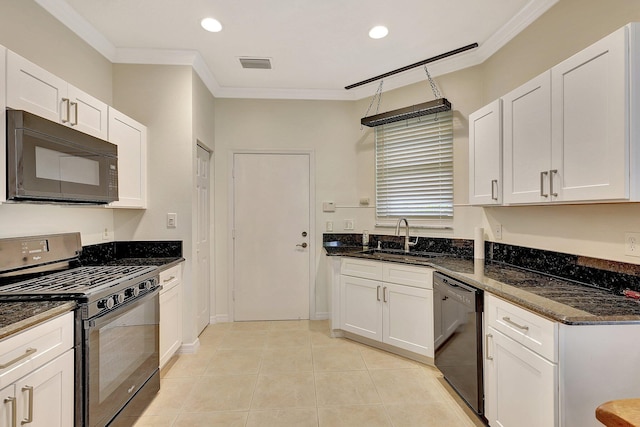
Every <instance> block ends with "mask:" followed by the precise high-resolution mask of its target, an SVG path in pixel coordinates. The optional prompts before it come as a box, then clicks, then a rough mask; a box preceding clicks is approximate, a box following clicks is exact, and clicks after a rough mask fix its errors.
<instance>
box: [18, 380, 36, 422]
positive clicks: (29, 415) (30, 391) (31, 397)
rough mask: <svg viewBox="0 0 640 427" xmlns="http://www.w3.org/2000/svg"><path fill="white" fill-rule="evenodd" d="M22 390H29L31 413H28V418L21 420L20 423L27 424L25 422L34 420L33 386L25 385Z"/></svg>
mask: <svg viewBox="0 0 640 427" xmlns="http://www.w3.org/2000/svg"><path fill="white" fill-rule="evenodd" d="M22 391H23V392H25V391H27V392H29V413H28V414H27V418H25V419H24V420H22V421H20V424H22V425H25V424H29V423H31V422H33V387H32V386H29V385H26V386H24V387H22Z"/></svg>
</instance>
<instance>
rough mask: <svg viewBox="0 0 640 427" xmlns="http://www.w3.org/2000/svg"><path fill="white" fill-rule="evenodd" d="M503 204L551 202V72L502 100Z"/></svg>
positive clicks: (531, 81)
mask: <svg viewBox="0 0 640 427" xmlns="http://www.w3.org/2000/svg"><path fill="white" fill-rule="evenodd" d="M502 103H503V104H502V108H503V112H504V122H503V127H504V129H503V135H502V137H503V144H504V176H503V181H504V192H503V200H504V203H505V204H513V203H541V202H548V201H550V200H551V196H550V191H549V173H550V172H549V170H550V169H551V72H549V71H547V72H545V73H543V74H541V75H539V76H538V77H536V78H534V79H533V80H530V81H528V82H527V83H525V84H524V85H522V86H520V87H519V88H517V89H515V90H513V91H512V92H510V93H509V94H507V95H505V96H504V97H503V98H502Z"/></svg>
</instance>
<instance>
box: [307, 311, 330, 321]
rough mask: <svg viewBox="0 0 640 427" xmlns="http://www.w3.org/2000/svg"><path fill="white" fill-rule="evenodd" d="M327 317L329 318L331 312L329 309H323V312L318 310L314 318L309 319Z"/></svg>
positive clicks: (323, 318) (324, 318)
mask: <svg viewBox="0 0 640 427" xmlns="http://www.w3.org/2000/svg"><path fill="white" fill-rule="evenodd" d="M327 319H331V312H329V311H323V312H320V313H316V315H315V316H314V318H313V319H311V320H327Z"/></svg>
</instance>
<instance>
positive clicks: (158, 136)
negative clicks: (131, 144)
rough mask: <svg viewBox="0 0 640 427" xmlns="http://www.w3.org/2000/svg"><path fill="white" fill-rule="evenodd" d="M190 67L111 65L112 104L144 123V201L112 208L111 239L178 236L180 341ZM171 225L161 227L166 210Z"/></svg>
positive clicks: (189, 307)
mask: <svg viewBox="0 0 640 427" xmlns="http://www.w3.org/2000/svg"><path fill="white" fill-rule="evenodd" d="M193 90H194V88H193V73H192V69H191V67H188V66H165V65H125V64H118V65H115V66H114V91H113V101H114V107H116V108H117V109H118V110H120V111H122V112H123V113H125V114H126V115H128V116H130V117H132V118H134V119H136V120H138V121H139V122H141V123H143V124H145V125H146V126H147V132H148V133H147V144H148V146H147V152H148V164H147V167H148V201H147V203H148V205H147V209H146V210H130V209H125V210H118V211H116V213H115V226H116V230H117V233H116V240H182V245H183V246H182V248H183V255H184V258H185V259H186V261H185V264H184V269H183V283H184V285H183V297H184V310H183V314H184V325H183V335H184V342H185V343H187V344H190V343H193V342H194V341H195V339H196V332H195V309H194V307H195V305H194V298H195V295H194V292H193V283H194V280H195V277H194V275H195V272H194V269H193V263H192V260H193V239H192V232H193V221H192V215H193V212H192V174H193V158H194V155H195V154H194V152H195V142H194V138H193ZM169 212H172V213H177V214H178V226H177V228H171V229H170V228H167V227H166V215H167V213H169Z"/></svg>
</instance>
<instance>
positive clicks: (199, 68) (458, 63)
mask: <svg viewBox="0 0 640 427" xmlns="http://www.w3.org/2000/svg"><path fill="white" fill-rule="evenodd" d="M35 1H36V3H38V4H39V5H40V6H41V7H43V8H44V9H45V10H46V11H47V12H49V13H50V14H51V15H53V16H54V17H55V18H56V19H58V20H59V21H60V22H61V23H62V24H64V25H65V26H67V27H68V28H69V29H70V30H71V31H73V32H74V33H75V34H77V35H78V36H79V37H80V38H81V39H82V40H84V41H85V42H86V43H87V44H89V45H90V46H91V47H93V48H94V49H96V50H97V51H98V52H99V53H100V54H102V55H103V56H104V57H105V58H107V59H108V60H109V61H111V62H112V63H121V64H155V65H190V66H192V67H193V69H194V71H195V72H196V74H198V76H199V77H200V78H201V79H202V81H203V82H204V84H205V86H206V87H207V89H209V91H210V92H211V94H212V95H213V96H214V97H216V98H255V99H300V100H334V101H355V100H360V99H363V98H366V97H369V96H372V95H373V94H375V92H376V90H377V88H378V82H372V83H369V84H367V85H364V86H361V87H358V88H355V89H351V90H345V89H327V90H323V89H279V88H242V87H228V86H220V84H219V83H218V81H217V80H216V78H215V76H214V75H213V73H212V72H211V70H210V69H209V68H208V67H207V65H206V63H205V62H204V59H203V58H202V55H201V54H200V53H199V52H197V51H192V50H163V49H131V48H117V47H116V46H114V45H113V44H112V43H111V42H109V40H107V39H106V38H105V37H104V36H103V35H102V34H101V33H100V32H98V31H97V30H96V29H95V28H94V27H93V26H92V25H91V24H89V22H88V21H87V20H85V19H84V18H83V17H82V16H80V15H79V14H78V13H77V12H76V11H75V10H74V9H73V8H71V6H69V4H68V3H67V2H65V1H64V0H35ZM558 1H559V0H531V1H530V2H529V3H528V4H527V5H526V6H525V7H524V8H523V9H522V10H521V11H520V12H519V13H518V14H517V15H515V16H514V17H513V18H511V19H510V20H509V21H508V22H507V23H506V24H505V25H504V26H502V27H501V28H500V29H499V30H498V31H496V32H495V33H494V34H493V35H492V36H491V37H489V39H488V40H487V41H485V42H484V43H482V44H480V46H479V47H478V48H477V49H474V50H471V51H468V52H465V53H462V54H459V55H456V56H453V57H449V58H446V59H443V60H441V61H438V62H434V63H432V64H430V65H429V67H428V68H429V73H430V74H431V75H432V76H433V77H436V76H439V75H443V74H448V73H451V72H454V71H458V70H461V69H464V68H468V67H472V66H474V65H478V64H481V63H483V62H484V61H486V60H487V59H488V58H490V57H491V55H493V54H494V53H496V52H497V51H498V50H500V49H501V48H502V47H503V46H504V45H506V44H507V43H508V42H509V41H511V40H512V39H513V38H514V37H515V36H516V35H518V34H519V33H520V32H521V31H522V30H524V29H525V28H526V27H527V26H528V25H529V24H531V23H532V22H533V21H535V20H536V19H538V18H539V17H540V16H541V15H542V14H543V13H545V12H546V11H547V10H549V9H550V8H551V7H552V6H553V5H555V4H556V3H557V2H558ZM425 77H426V76H425V74H424V71H423V68H416V69H413V70H408V71H405V72H404V73H401V74H397V75H395V76H391V77H387V78H386V79H385V83H384V88H383V89H384V90H391V89H397V88H400V87H403V86H407V85H410V84H414V83H418V82H421V81H424V80H425Z"/></svg>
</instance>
